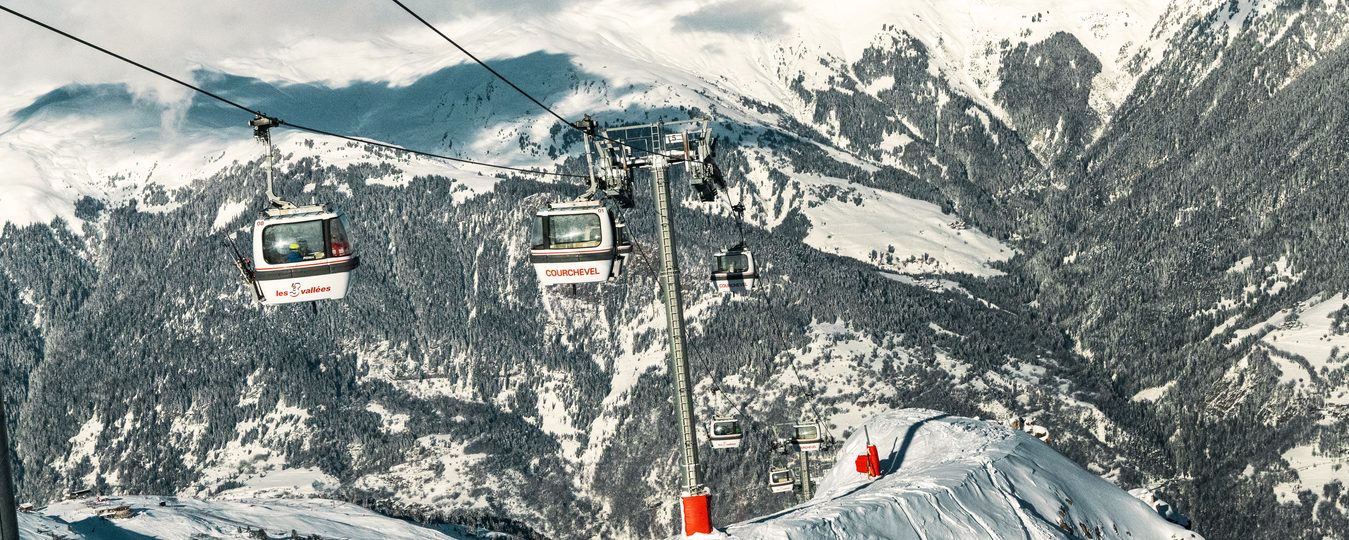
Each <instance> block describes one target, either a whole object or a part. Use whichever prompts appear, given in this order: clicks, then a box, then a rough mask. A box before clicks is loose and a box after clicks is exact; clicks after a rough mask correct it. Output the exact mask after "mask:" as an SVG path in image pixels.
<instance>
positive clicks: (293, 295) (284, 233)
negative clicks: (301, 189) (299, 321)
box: [253, 205, 361, 305]
mask: <svg viewBox="0 0 1349 540" xmlns="http://www.w3.org/2000/svg"><path fill="white" fill-rule="evenodd" d="M346 231H347V228H346V225H345V220H344V218H343V216H342V215H341V214H340V213H338V212H337V211H335V210H333V209H332V208H331V207H329V206H327V205H308V206H300V207H294V206H292V207H288V208H269V209H267V210H265V211H263V213H262V215H260V216H258V219H257V221H256V222H255V223H254V226H253V265H254V273H253V277H254V281H255V283H256V284H257V288H258V290H257V292H258V295H259V297H260V298H259V299H260V300H261V301H262V302H263V303H264V304H270V305H279V304H291V303H295V302H311V301H314V300H336V299H340V298H343V297H345V296H346V295H347V287H348V285H349V284H350V283H351V271H352V270H354V269H356V267H357V266H359V265H360V262H361V261H360V257H358V256H356V253H355V251H354V250H353V249H352V245H351V239H350V238H349V237H348V236H347V232H346Z"/></svg>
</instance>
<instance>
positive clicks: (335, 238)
mask: <svg viewBox="0 0 1349 540" xmlns="http://www.w3.org/2000/svg"><path fill="white" fill-rule="evenodd" d="M328 251H329V252H331V253H332V255H333V256H334V257H345V256H347V255H351V240H349V239H348V238H347V228H346V226H344V225H343V224H342V220H341V219H340V218H339V219H330V220H328Z"/></svg>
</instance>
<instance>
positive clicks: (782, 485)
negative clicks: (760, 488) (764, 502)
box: [768, 467, 796, 493]
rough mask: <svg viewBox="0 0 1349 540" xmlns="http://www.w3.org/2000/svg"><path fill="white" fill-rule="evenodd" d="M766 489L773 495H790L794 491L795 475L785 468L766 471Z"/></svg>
mask: <svg viewBox="0 0 1349 540" xmlns="http://www.w3.org/2000/svg"><path fill="white" fill-rule="evenodd" d="M768 489H769V490H771V491H772V492H773V493H790V492H791V491H793V490H795V489H796V475H795V474H792V470H791V469H788V468H786V467H782V468H772V469H768Z"/></svg>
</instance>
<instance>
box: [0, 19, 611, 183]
mask: <svg viewBox="0 0 1349 540" xmlns="http://www.w3.org/2000/svg"><path fill="white" fill-rule="evenodd" d="M0 11H4V12H6V13H9V14H10V15H13V16H15V17H18V18H20V19H23V20H25V21H28V22H30V23H32V24H34V25H37V26H39V27H42V28H43V29H46V30H48V31H51V32H53V33H55V34H58V35H60V36H62V37H64V38H66V39H69V40H71V41H75V42H77V43H79V44H81V45H84V46H86V47H89V48H91V49H94V50H96V51H98V52H101V53H103V54H106V55H108V56H111V57H113V58H116V59H118V60H121V61H123V62H125V63H127V64H130V65H132V66H135V67H137V68H140V69H142V70H144V71H147V72H149V73H152V74H154V75H157V76H159V77H161V78H163V79H165V80H168V81H170V82H173V83H175V84H177V85H179V86H182V87H184V88H187V89H189V90H192V91H194V92H197V93H199V94H201V95H204V96H206V97H209V98H211V99H214V100H216V101H219V102H221V103H224V104H226V105H229V106H231V107H234V108H236V109H239V110H241V111H244V112H247V113H250V114H252V115H254V116H262V117H267V115H266V114H263V113H262V112H261V111H258V110H256V109H253V108H251V107H248V106H246V105H243V104H240V103H238V102H236V101H234V100H231V99H229V98H226V97H224V96H221V95H220V94H216V93H214V92H211V91H209V90H206V89H204V88H201V87H200V86H197V85H194V84H192V83H189V82H187V81H184V80H182V79H179V78H177V77H174V76H172V75H169V74H167V73H164V72H162V71H159V70H157V69H155V68H152V67H150V66H147V65H145V64H142V63H140V62H137V61H135V60H132V59H130V58H127V57H125V56H122V55H120V54H117V53H115V52H113V51H111V50H108V49H106V48H104V47H101V46H99V45H96V44H94V43H91V42H89V41H86V40H84V39H82V38H80V37H79V36H76V35H74V34H71V33H69V32H66V31H64V30H61V29H60V28H56V27H55V26H52V25H50V24H47V23H44V22H42V21H39V20H37V19H34V18H32V17H29V16H27V15H24V14H23V13H19V12H18V11H14V10H13V9H10V8H9V7H8V6H5V5H2V4H0ZM269 118H270V117H269ZM277 123H278V125H280V126H289V127H291V128H294V129H298V130H300V131H307V132H310V133H314V134H318V135H325V136H328V137H336V138H339V139H345V140H348V141H354V142H357V143H361V144H369V145H372V146H379V147H383V148H387V149H390V150H395V151H399V152H407V153H409V154H416V155H419V156H424V157H430V158H437V159H443V160H446V161H452V162H455V163H464V164H467V165H477V166H479V167H488V168H493V169H501V170H507V171H515V172H521V173H527V174H541V175H549V176H557V177H562V178H585V177H584V176H582V175H579V174H567V173H560V172H547V171H536V170H531V169H525V168H521V167H512V166H509V165H498V164H495V163H487V162H483V161H475V160H471V159H464V158H456V157H451V156H446V155H441V154H434V153H431V152H422V151H420V150H412V149H408V148H403V147H399V146H395V145H392V144H386V143H381V142H376V141H371V140H367V139H361V138H358V137H354V136H350V135H342V134H340V133H333V132H331V131H325V130H321V129H317V128H311V127H307V126H303V125H300V124H295V123H291V122H285V121H281V120H278V121H277Z"/></svg>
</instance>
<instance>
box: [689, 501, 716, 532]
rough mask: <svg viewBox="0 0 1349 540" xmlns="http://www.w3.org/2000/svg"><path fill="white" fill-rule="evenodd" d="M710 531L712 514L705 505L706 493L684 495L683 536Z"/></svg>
mask: <svg viewBox="0 0 1349 540" xmlns="http://www.w3.org/2000/svg"><path fill="white" fill-rule="evenodd" d="M711 532H712V515H711V512H710V511H709V510H708V506H707V494H706V493H704V494H702V495H689V496H687V497H684V536H690V535H694V534H699V533H701V534H710V533H711Z"/></svg>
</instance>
